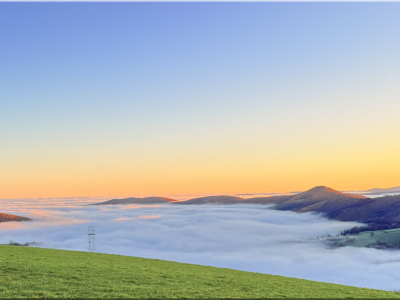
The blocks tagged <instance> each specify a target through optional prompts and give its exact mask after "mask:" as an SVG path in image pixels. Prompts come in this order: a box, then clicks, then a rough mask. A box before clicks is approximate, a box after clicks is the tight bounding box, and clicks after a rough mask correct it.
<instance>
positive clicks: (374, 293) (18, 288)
mask: <svg viewBox="0 0 400 300" xmlns="http://www.w3.org/2000/svg"><path fill="white" fill-rule="evenodd" d="M0 261H2V262H7V263H3V264H2V267H1V268H0V282H1V287H0V297H2V298H114V299H116V298H152V299H165V298H181V299H182V298H197V299H200V298H203V299H204V298H253V299H254V298H291V299H293V298H331V299H332V298H400V294H399V293H395V292H387V291H380V290H372V289H365V288H356V287H350V286H345V285H338V284H330V283H322V282H315V281H309V280H302V279H295V278H288V277H282V276H273V275H267V274H259V273H251V272H243V271H236V270H231V269H222V268H215V267H207V266H199V265H191V264H183V263H177V262H170V261H162V260H156V259H146V258H138V257H129V256H120V255H110V254H100V253H90V252H78V251H66V250H54V249H42V248H33V247H19V246H5V245H2V246H0ZM344 271H345V270H344Z"/></svg>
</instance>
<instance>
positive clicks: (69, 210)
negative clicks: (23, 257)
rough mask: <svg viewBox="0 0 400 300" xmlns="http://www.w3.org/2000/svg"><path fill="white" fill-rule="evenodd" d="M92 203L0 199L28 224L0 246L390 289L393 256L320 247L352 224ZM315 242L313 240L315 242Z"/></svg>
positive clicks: (6, 233)
mask: <svg viewBox="0 0 400 300" xmlns="http://www.w3.org/2000/svg"><path fill="white" fill-rule="evenodd" d="M93 200H95V199H90V200H89V199H82V198H79V199H76V198H75V199H62V200H61V201H60V199H59V198H57V199H29V200H26V201H21V203H17V201H11V200H0V204H1V206H2V207H3V209H6V210H7V212H13V213H16V214H18V215H24V216H28V217H31V218H34V219H35V220H34V221H31V222H3V223H0V243H8V242H9V241H10V240H13V241H15V242H18V243H26V242H33V241H36V242H42V243H44V244H41V245H40V246H41V247H50V248H56V249H66V250H77V251H87V249H88V242H87V229H88V226H94V227H95V228H96V229H95V250H96V252H100V253H110V254H120V255H128V256H137V257H147V258H156V259H164V260H171V261H178V262H184V263H194V264H201V265H209V266H215V267H222V268H231V269H238V270H243V271H251V272H259V273H267V274H273V275H282V276H288V277H296V278H303V279H309V280H315V281H322V282H332V283H339V284H345V285H352V286H359V287H367V288H375V289H385V290H390V291H398V290H399V289H400V285H399V280H400V274H399V271H398V270H399V265H400V253H399V252H398V251H387V250H378V249H373V248H355V247H341V248H336V249H330V248H328V247H327V246H326V245H325V244H324V243H323V242H322V239H323V238H322V236H326V235H327V234H331V235H336V234H339V233H340V231H341V230H344V229H348V228H350V227H353V226H356V225H358V226H359V225H360V224H358V223H354V222H339V221H334V220H328V219H326V218H323V217H320V216H318V215H316V214H312V213H303V214H296V213H293V212H290V211H276V210H272V209H267V207H266V206H265V205H190V206H188V205H176V204H175V205H174V204H161V205H111V206H83V204H86V203H88V202H92V201H93ZM317 236H319V237H320V240H319V241H318V240H317Z"/></svg>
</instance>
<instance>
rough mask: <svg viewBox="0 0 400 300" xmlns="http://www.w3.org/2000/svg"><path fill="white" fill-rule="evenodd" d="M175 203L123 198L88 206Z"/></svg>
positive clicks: (152, 198)
mask: <svg viewBox="0 0 400 300" xmlns="http://www.w3.org/2000/svg"><path fill="white" fill-rule="evenodd" d="M170 202H176V200H174V199H170V198H165V197H145V198H134V197H132V198H125V199H111V200H108V201H104V202H99V203H93V204H89V205H119V204H157V203H170Z"/></svg>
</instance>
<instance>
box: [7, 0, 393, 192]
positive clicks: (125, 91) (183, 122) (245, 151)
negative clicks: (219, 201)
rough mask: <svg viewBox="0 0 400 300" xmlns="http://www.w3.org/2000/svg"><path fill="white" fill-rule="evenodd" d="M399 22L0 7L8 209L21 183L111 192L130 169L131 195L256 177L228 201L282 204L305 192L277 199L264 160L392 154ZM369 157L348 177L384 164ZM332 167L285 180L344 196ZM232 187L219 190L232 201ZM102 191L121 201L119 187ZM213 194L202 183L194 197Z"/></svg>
mask: <svg viewBox="0 0 400 300" xmlns="http://www.w3.org/2000/svg"><path fill="white" fill-rule="evenodd" d="M399 15H400V4H398V3H0V44H1V46H0V66H1V68H0V81H1V82H2V85H1V89H0V99H1V100H0V101H1V102H0V135H1V136H2V137H3V138H2V140H3V141H6V142H5V143H4V145H3V146H2V153H3V162H2V163H3V166H4V170H6V171H5V172H4V174H2V175H0V177H1V178H3V179H7V180H11V179H9V178H13V179H12V180H13V181H12V182H13V184H11V183H10V184H11V186H14V187H13V188H12V189H13V190H10V191H9V192H7V193H6V194H7V195H14V194H15V195H17V194H18V193H17V191H16V190H15V189H16V186H18V185H19V184H23V183H24V182H26V180H28V178H32V176H33V175H34V176H38V178H39V179H37V180H38V181H37V182H36V185H39V186H41V187H42V190H43V193H42V192H40V193H39V192H33V191H32V192H27V193H26V194H27V195H30V193H32V195H33V196H36V195H39V194H40V195H42V194H43V195H49V196H55V195H58V194H57V193H56V192H55V191H54V192H48V193H47V192H46V189H45V186H48V185H52V184H54V183H50V182H49V180H50V179H48V177H52V178H54V177H57V178H59V179H58V181H57V182H58V184H59V185H60V186H62V184H61V182H65V181H68V180H69V181H70V182H72V181H73V180H72V179H71V178H72V177H71V178H69V177H68V178H69V179H68V178H66V177H63V176H64V175H62V176H61V175H57V174H60V173H58V172H61V173H62V174H67V173H68V174H71V176H73V174H76V173H77V172H83V173H84V174H86V177H85V178H88V177H91V176H92V177H93V174H94V173H96V174H105V173H106V172H109V171H110V170H114V171H115V172H116V173H118V174H116V175H115V176H116V177H119V178H121V177H124V176H125V177H126V176H127V177H129V176H131V175H132V174H131V173H129V172H130V171H128V168H129V169H130V170H132V169H134V168H136V169H137V170H141V171H140V172H142V173H140V174H147V173H146V172H148V174H147V175H143V176H144V178H147V179H146V180H145V181H143V182H142V183H141V185H140V186H151V176H152V175H151V174H153V175H154V174H158V175H157V178H158V180H161V181H162V180H164V179H166V177H168V176H169V174H168V171H167V170H170V167H171V166H172V165H173V166H175V167H177V169H180V170H181V171H180V172H181V173H179V175H176V177H174V176H173V177H174V181H175V182H180V185H182V184H184V181H182V178H190V180H192V181H198V182H202V180H204V178H203V177H202V178H197V177H196V176H194V175H193V174H194V173H196V174H199V173H204V174H205V173H206V170H203V169H202V167H201V165H202V166H208V167H209V168H214V167H215V168H216V169H218V170H222V169H224V168H225V169H229V171H227V172H228V173H234V172H236V171H237V173H242V174H247V175H249V174H256V175H254V176H255V177H254V178H253V179H254V180H253V182H255V183H254V185H251V184H250V183H246V184H243V188H242V189H241V190H240V191H238V192H245V190H248V191H250V190H251V192H257V191H260V189H263V191H265V190H271V191H276V190H282V189H283V190H284V189H286V188H287V189H289V190H290V189H292V188H291V187H293V189H299V188H301V187H302V186H304V185H306V183H304V182H303V181H301V180H300V181H299V183H298V184H293V186H288V185H281V184H279V182H288V181H291V182H295V181H296V178H297V177H290V176H288V175H285V174H286V173H285V172H291V171H290V168H289V167H287V166H286V167H285V166H284V165H285V163H284V162H283V165H282V164H280V165H276V162H277V161H280V160H283V161H284V160H287V159H288V158H290V159H293V163H294V165H296V164H297V163H298V162H297V161H296V157H298V158H297V159H298V160H299V161H300V160H302V161H308V160H309V159H310V158H309V155H311V154H312V155H313V157H320V158H321V161H331V160H332V159H333V158H334V159H336V158H335V157H338V155H340V151H342V150H341V149H346V150H348V151H347V152H346V153H353V152H354V151H353V150H354V149H353V148H351V149H350V148H348V147H349V145H350V146H351V147H356V146H357V145H361V146H363V147H365V148H369V149H371V147H372V146H373V145H375V144H376V143H377V142H379V143H380V144H381V145H384V146H385V147H388V148H390V149H391V151H392V152H393V155H394V153H395V150H396V151H397V150H398V149H399V146H400V145H399V143H395V144H393V143H394V142H393V140H392V139H391V137H394V136H396V134H397V133H398V131H397V129H396V128H398V127H397V126H398V125H399V121H397V118H396V116H397V109H398V108H400V107H399V100H398V92H399V88H398V82H399V74H400V73H399V67H400V59H399V55H398V53H400V38H399V36H400V35H399V32H400V19H399V18H398V16H399ZM372 120H374V122H372ZM370 121H371V122H370ZM325 137H329V138H325ZM289 141H290V143H289ZM310 145H311V148H310ZM289 148H291V149H292V151H293V152H290V151H289V150H288V149H289ZM332 148H335V149H336V150H337V151H339V152H336V153H329V151H330V149H332ZM336 150H335V151H336ZM375 150H376V151H375ZM375 150H374V151H375V152H374V153H363V154H362V155H361V157H363V158H364V160H363V161H359V162H358V163H359V164H360V165H365V163H366V162H370V161H371V159H372V160H373V161H374V166H378V165H382V163H383V164H387V163H389V161H387V162H386V161H385V162H382V160H381V159H380V158H379V159H378V157H381V156H382V155H384V153H383V152H382V153H380V152H379V149H375ZM310 151H311V154H310ZM392 152H390V153H392ZM307 153H308V154H307ZM281 154H282V155H281ZM353 154H354V157H355V158H357V157H359V155H358V154H357V153H355V152H354V153H353ZM353 154H352V155H353ZM391 155H392V154H388V157H390V158H391V162H392V165H394V166H396V167H397V166H400V163H398V161H397V160H396V161H394V159H395V157H394V156H391ZM322 156H323V157H322ZM116 157H119V158H120V160H118V159H116ZM249 157H254V160H253V161H249V160H248V158H249ZM266 157H269V158H266ZM349 160H351V157H348V158H346V159H344V160H343V161H337V162H336V163H337V164H339V165H341V166H344V165H348V164H349ZM352 161H354V159H353V160H352ZM0 162H1V159H0ZM105 162H109V165H108V164H107V163H105ZM193 162H195V163H193ZM88 164H89V165H90V166H88ZM197 164H199V165H197ZM233 164H236V165H237V168H229V167H227V166H231V165H233ZM106 165H107V167H106ZM257 165H260V168H261V167H262V168H263V170H266V169H267V166H269V167H270V168H271V174H270V173H268V174H266V173H265V171H261V169H260V170H258V171H255V169H257ZM43 166H46V167H45V168H42V167H43ZM71 166H74V167H73V169H71V168H72V167H71ZM162 166H164V168H165V172H161V171H159V170H160V168H161V169H162V168H163V167H162ZM357 166H358V165H354V166H352V167H357ZM330 167H331V166H329V165H326V164H321V163H319V164H318V166H317V165H316V166H314V167H313V168H314V169H315V172H314V173H313V174H314V175H310V174H311V173H312V172H310V173H307V174H303V173H301V174H297V175H296V176H301V177H304V176H306V177H307V176H310V177H307V178H308V181H307V182H308V184H311V181H314V180H315V178H319V177H322V178H324V180H326V181H327V182H328V183H329V182H332V184H338V185H341V186H342V187H348V186H347V185H346V184H344V183H341V182H340V180H339V179H338V178H339V177H335V178H331V177H329V176H328V175H326V174H322V173H321V170H320V169H321V168H325V169H327V170H328V169H329V168H330ZM88 168H89V169H90V170H91V171H89V169H88ZM124 168H127V171H126V172H122V173H119V172H120V171H117V170H121V169H124ZM298 168H300V165H299V166H298ZM313 168H311V169H313ZM388 168H389V167H388V166H386V167H385V168H384V169H382V170H378V169H379V168H378V169H375V170H376V172H377V173H379V174H381V173H382V174H383V173H384V172H386V174H387V172H388ZM278 169H284V170H286V171H285V172H283V171H282V172H283V173H282V174H281V175H279V176H281V177H279V176H278V178H279V180H278V179H277V181H276V182H275V181H271V184H270V185H268V186H266V185H265V182H264V181H263V180H260V179H257V178H261V177H262V176H267V177H268V178H272V177H273V174H277V170H278ZM85 170H86V171H85ZM145 170H146V171H145ZM218 170H217V171H216V172H217V173H218V174H219V177H218V178H220V177H226V175H227V174H225V173H224V172H222V171H218ZM341 170H343V167H341ZM331 171H332V173H335V174H337V172H339V169H335V170H331ZM372 171H373V170H371V172H372ZM138 172H139V171H138ZM158 172H161V173H158ZM363 172H364V171H363ZM380 172H381V173H380ZM49 174H52V175H51V176H50V175H49ZM28 175H29V176H30V177H26V178H25V177H24V176H28ZM247 175H246V176H247ZM65 176H66V175H65ZM82 176H83V175H82ZM132 176H133V177H132V178H135V180H138V176H139V173H138V174H136V175H132ZM204 176H206V175H204ZM252 176H253V175H252ZM257 176H258V177H257ZM260 176H261V177H260ZM318 176H319V177H318ZM390 176H391V177H390V178H394V177H393V173H390ZM139 177H140V176H139ZM93 178H94V177H93ZM226 178H227V177H226ZM388 178H389V177H388V176H386V177H385V180H386V181H385V182H386V183H387V184H388V185H390V184H394V183H395V180H394V179H392V180H389V179H388ZM71 180H72V181H71ZM77 180H78V179H77ZM143 180H144V179H143ZM214 180H217V181H216V186H217V183H218V179H217V178H214ZM240 180H242V181H243V178H239V177H238V178H236V179H232V180H231V181H229V180H228V181H227V182H225V181H224V182H219V184H220V185H221V186H225V187H226V190H229V191H231V188H228V186H232V185H236V184H237V183H238V182H239V181H240ZM360 180H361V179H360ZM363 180H364V181H363V182H368V183H366V184H365V185H366V186H368V185H369V184H372V182H373V178H372V177H371V178H370V177H368V178H363ZM167 181H168V180H167ZM105 182H108V178H107V177H106V176H105V177H104V178H102V179H98V180H97V179H96V180H94V181H93V183H92V186H93V188H92V189H91V191H92V192H91V194H90V195H92V194H95V195H98V196H100V195H103V194H104V193H107V192H106V191H105V190H104V191H102V192H101V194H99V193H96V192H95V190H96V188H97V187H98V186H104V184H105ZM300 182H302V183H301V184H300ZM74 184H76V183H74ZM171 184H172V183H169V186H171ZM185 184H186V183H185ZM377 184H384V182H377ZM354 185H357V186H358V187H360V186H362V185H363V184H362V183H361V181H360V183H357V184H354ZM239 186H240V185H239ZM263 186H266V187H265V188H262V187H263ZM192 188H193V189H194V187H192ZM137 189H139V190H137ZM42 190H41V191H42ZM72 190H74V189H73V188H72ZM109 190H110V193H115V192H117V190H123V191H124V192H127V193H128V192H131V189H129V188H128V183H126V186H125V185H122V186H119V187H118V186H117V185H112V184H111V185H110V186H109ZM167 190H168V191H169V189H161V190H160V192H161V191H165V192H166V191H167ZM217 190H218V189H217V188H216V187H214V186H212V185H210V183H207V182H206V181H204V184H203V185H201V187H198V190H196V192H205V191H217ZM66 191H67V190H66V187H65V189H62V191H60V195H62V196H64V195H65V193H66ZM141 191H142V190H141V189H140V188H138V187H136V188H134V189H132V192H141ZM179 191H182V192H188V190H182V189H181V188H177V189H175V190H174V189H173V190H171V192H179ZM218 191H219V190H218ZM147 192H149V189H144V190H143V193H147ZM82 193H83V194H87V193H86V192H83V190H82V191H81V190H80V189H79V188H77V189H76V192H75V193H73V192H72V194H73V195H81V196H85V195H83V194H82ZM6 194H5V195H6ZM24 195H25V194H24ZM0 196H1V195H0Z"/></svg>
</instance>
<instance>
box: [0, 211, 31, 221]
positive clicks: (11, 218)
mask: <svg viewBox="0 0 400 300" xmlns="http://www.w3.org/2000/svg"><path fill="white" fill-rule="evenodd" d="M11 221H32V219H29V218H25V217H20V216H16V215H10V214H3V213H0V222H11Z"/></svg>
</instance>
